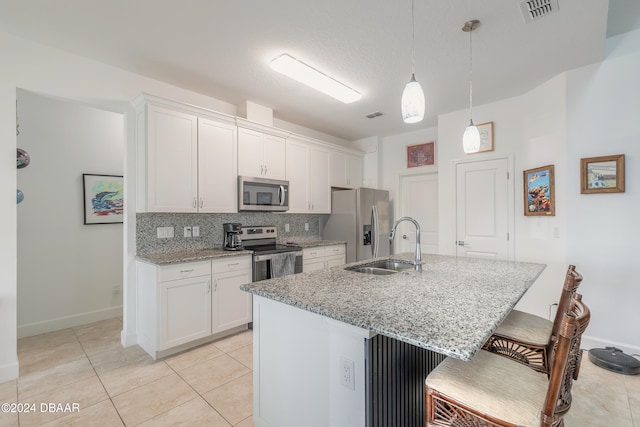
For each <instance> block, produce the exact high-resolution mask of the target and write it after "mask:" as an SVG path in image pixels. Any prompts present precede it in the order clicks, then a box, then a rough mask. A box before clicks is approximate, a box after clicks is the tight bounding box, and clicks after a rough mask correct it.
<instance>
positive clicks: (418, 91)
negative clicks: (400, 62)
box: [401, 0, 424, 123]
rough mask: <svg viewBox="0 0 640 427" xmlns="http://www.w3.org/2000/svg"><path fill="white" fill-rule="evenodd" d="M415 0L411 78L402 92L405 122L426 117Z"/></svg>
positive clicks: (413, 121) (413, 6)
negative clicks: (417, 53) (418, 70)
mask: <svg viewBox="0 0 640 427" xmlns="http://www.w3.org/2000/svg"><path fill="white" fill-rule="evenodd" d="M414 9H415V0H411V80H409V83H407V85H406V86H405V88H404V91H403V92H402V102H401V108H402V120H404V122H405V123H418V122H421V121H422V119H423V118H424V92H423V91H422V86H420V83H418V81H417V80H416V75H415V71H414V68H415V54H414V46H415V38H416V37H415V34H416V29H415V17H414Z"/></svg>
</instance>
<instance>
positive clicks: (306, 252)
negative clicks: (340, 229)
mask: <svg viewBox="0 0 640 427" xmlns="http://www.w3.org/2000/svg"><path fill="white" fill-rule="evenodd" d="M324 254H325V252H324V247H322V246H321V247H317V248H308V249H303V250H302V259H303V260H307V259H314V258H320V257H323V256H324Z"/></svg>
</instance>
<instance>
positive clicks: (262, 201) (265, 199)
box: [258, 191, 273, 205]
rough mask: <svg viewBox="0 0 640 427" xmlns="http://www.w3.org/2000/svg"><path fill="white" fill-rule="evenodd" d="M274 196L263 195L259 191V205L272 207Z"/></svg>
mask: <svg viewBox="0 0 640 427" xmlns="http://www.w3.org/2000/svg"><path fill="white" fill-rule="evenodd" d="M272 197H273V194H271V193H263V192H260V191H258V204H259V205H270V204H271V200H272Z"/></svg>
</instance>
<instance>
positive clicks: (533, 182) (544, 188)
mask: <svg viewBox="0 0 640 427" xmlns="http://www.w3.org/2000/svg"><path fill="white" fill-rule="evenodd" d="M523 181H524V215H525V216H554V215H555V214H556V199H555V183H554V176H553V165H548V166H542V167H539V168H535V169H529V170H525V171H524V172H523Z"/></svg>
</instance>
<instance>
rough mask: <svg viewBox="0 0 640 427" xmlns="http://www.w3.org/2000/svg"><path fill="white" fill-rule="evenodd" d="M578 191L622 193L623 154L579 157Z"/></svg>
mask: <svg viewBox="0 0 640 427" xmlns="http://www.w3.org/2000/svg"><path fill="white" fill-rule="evenodd" d="M580 192H581V193H582V194H591V193H624V154H616V155H613V156H600V157H587V158H584V159H580Z"/></svg>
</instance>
